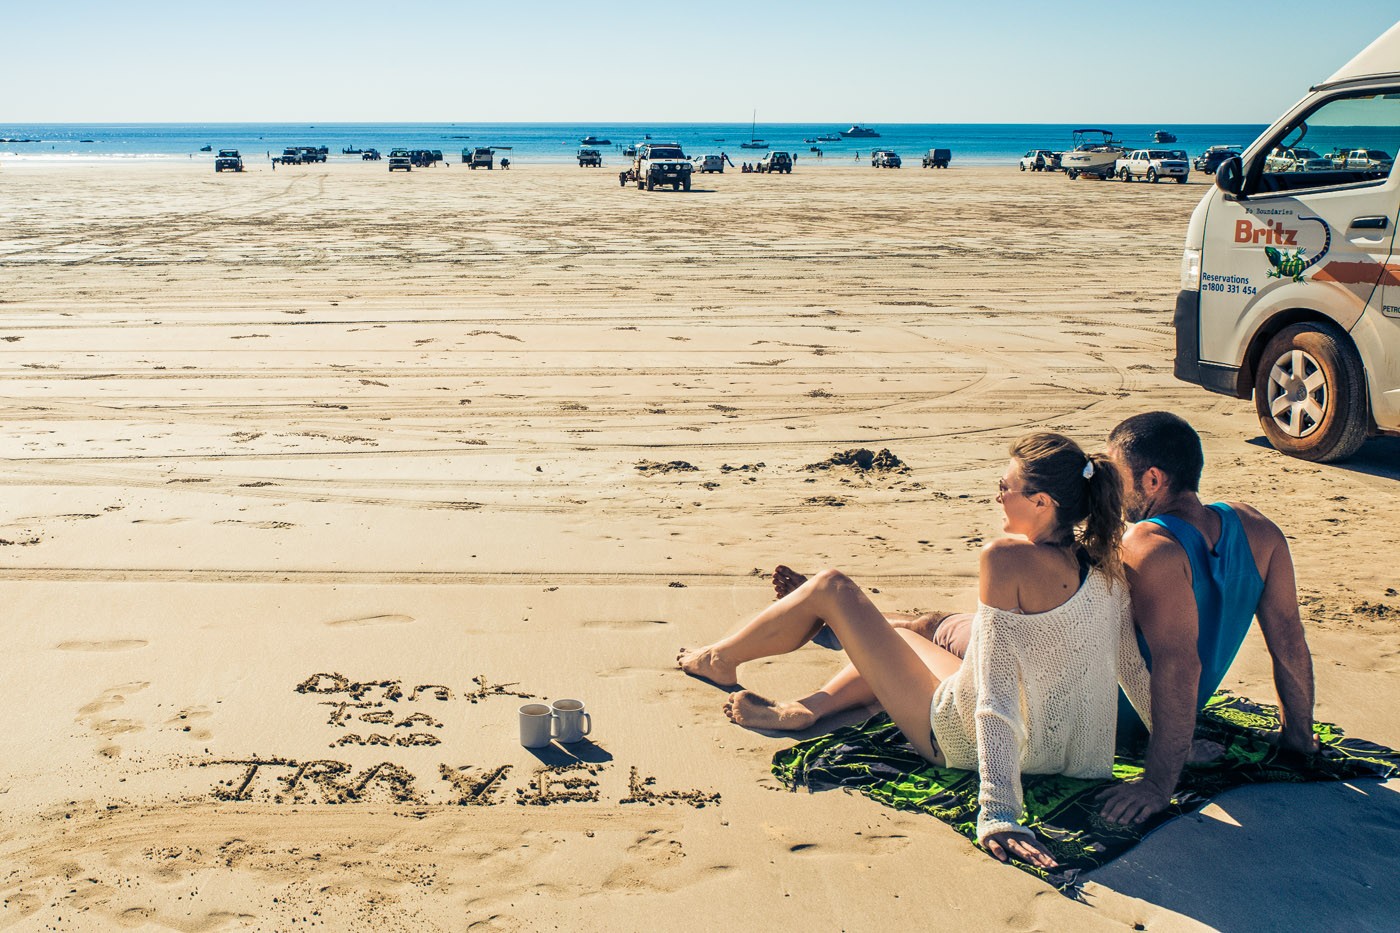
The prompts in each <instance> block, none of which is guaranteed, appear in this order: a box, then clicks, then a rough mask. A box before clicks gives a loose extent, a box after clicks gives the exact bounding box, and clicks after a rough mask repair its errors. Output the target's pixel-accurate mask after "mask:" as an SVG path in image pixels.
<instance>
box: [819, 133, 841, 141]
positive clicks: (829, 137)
mask: <svg viewBox="0 0 1400 933" xmlns="http://www.w3.org/2000/svg"><path fill="white" fill-rule="evenodd" d="M840 141H841V134H840V133H827V134H826V135H825V136H818V137H817V142H819V143H839V142H840Z"/></svg>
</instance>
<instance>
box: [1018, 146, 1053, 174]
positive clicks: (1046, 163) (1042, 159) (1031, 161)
mask: <svg viewBox="0 0 1400 933" xmlns="http://www.w3.org/2000/svg"><path fill="white" fill-rule="evenodd" d="M1054 156H1055V153H1054V152H1052V151H1050V150H1049V149H1032V150H1030V151H1029V152H1027V153H1026V154H1025V155H1023V156H1021V171H1023V172H1027V171H1029V172H1045V171H1049V170H1050V164H1051V162H1052V161H1053V160H1054Z"/></svg>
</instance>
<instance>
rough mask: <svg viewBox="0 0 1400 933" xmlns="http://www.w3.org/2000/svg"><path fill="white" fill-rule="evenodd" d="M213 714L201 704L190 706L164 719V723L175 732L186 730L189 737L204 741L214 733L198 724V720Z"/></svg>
mask: <svg viewBox="0 0 1400 933" xmlns="http://www.w3.org/2000/svg"><path fill="white" fill-rule="evenodd" d="M213 715H214V714H213V713H212V712H210V711H209V710H208V709H205V708H204V707H203V706H191V707H189V708H188V709H182V710H180V711H179V712H178V713H176V714H175V715H174V716H171V717H170V718H169V719H167V720H166V721H165V725H166V727H167V728H169V729H173V730H175V731H177V732H187V733H189V737H190V738H192V739H196V740H198V741H201V742H204V741H208V740H209V739H212V738H213V737H214V733H212V732H210V731H209V730H208V729H205V728H204V727H203V726H201V725H200V724H199V722H200V720H203V719H208V718H209V717H210V716H213Z"/></svg>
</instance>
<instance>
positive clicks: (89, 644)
mask: <svg viewBox="0 0 1400 933" xmlns="http://www.w3.org/2000/svg"><path fill="white" fill-rule="evenodd" d="M149 644H150V642H148V641H146V640H145V639H144V638H114V639H112V640H111V641H61V642H59V643H58V644H56V645H54V648H55V649H57V650H59V651H130V650H132V649H133V648H144V647H146V646H147V645H149Z"/></svg>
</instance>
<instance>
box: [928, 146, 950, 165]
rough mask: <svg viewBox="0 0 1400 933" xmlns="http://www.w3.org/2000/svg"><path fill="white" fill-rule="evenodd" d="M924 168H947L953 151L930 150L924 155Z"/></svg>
mask: <svg viewBox="0 0 1400 933" xmlns="http://www.w3.org/2000/svg"><path fill="white" fill-rule="evenodd" d="M923 161H924V168H947V167H948V163H949V162H952V161H953V150H951V149H930V150H929V151H928V152H926V153H924V160H923Z"/></svg>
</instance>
